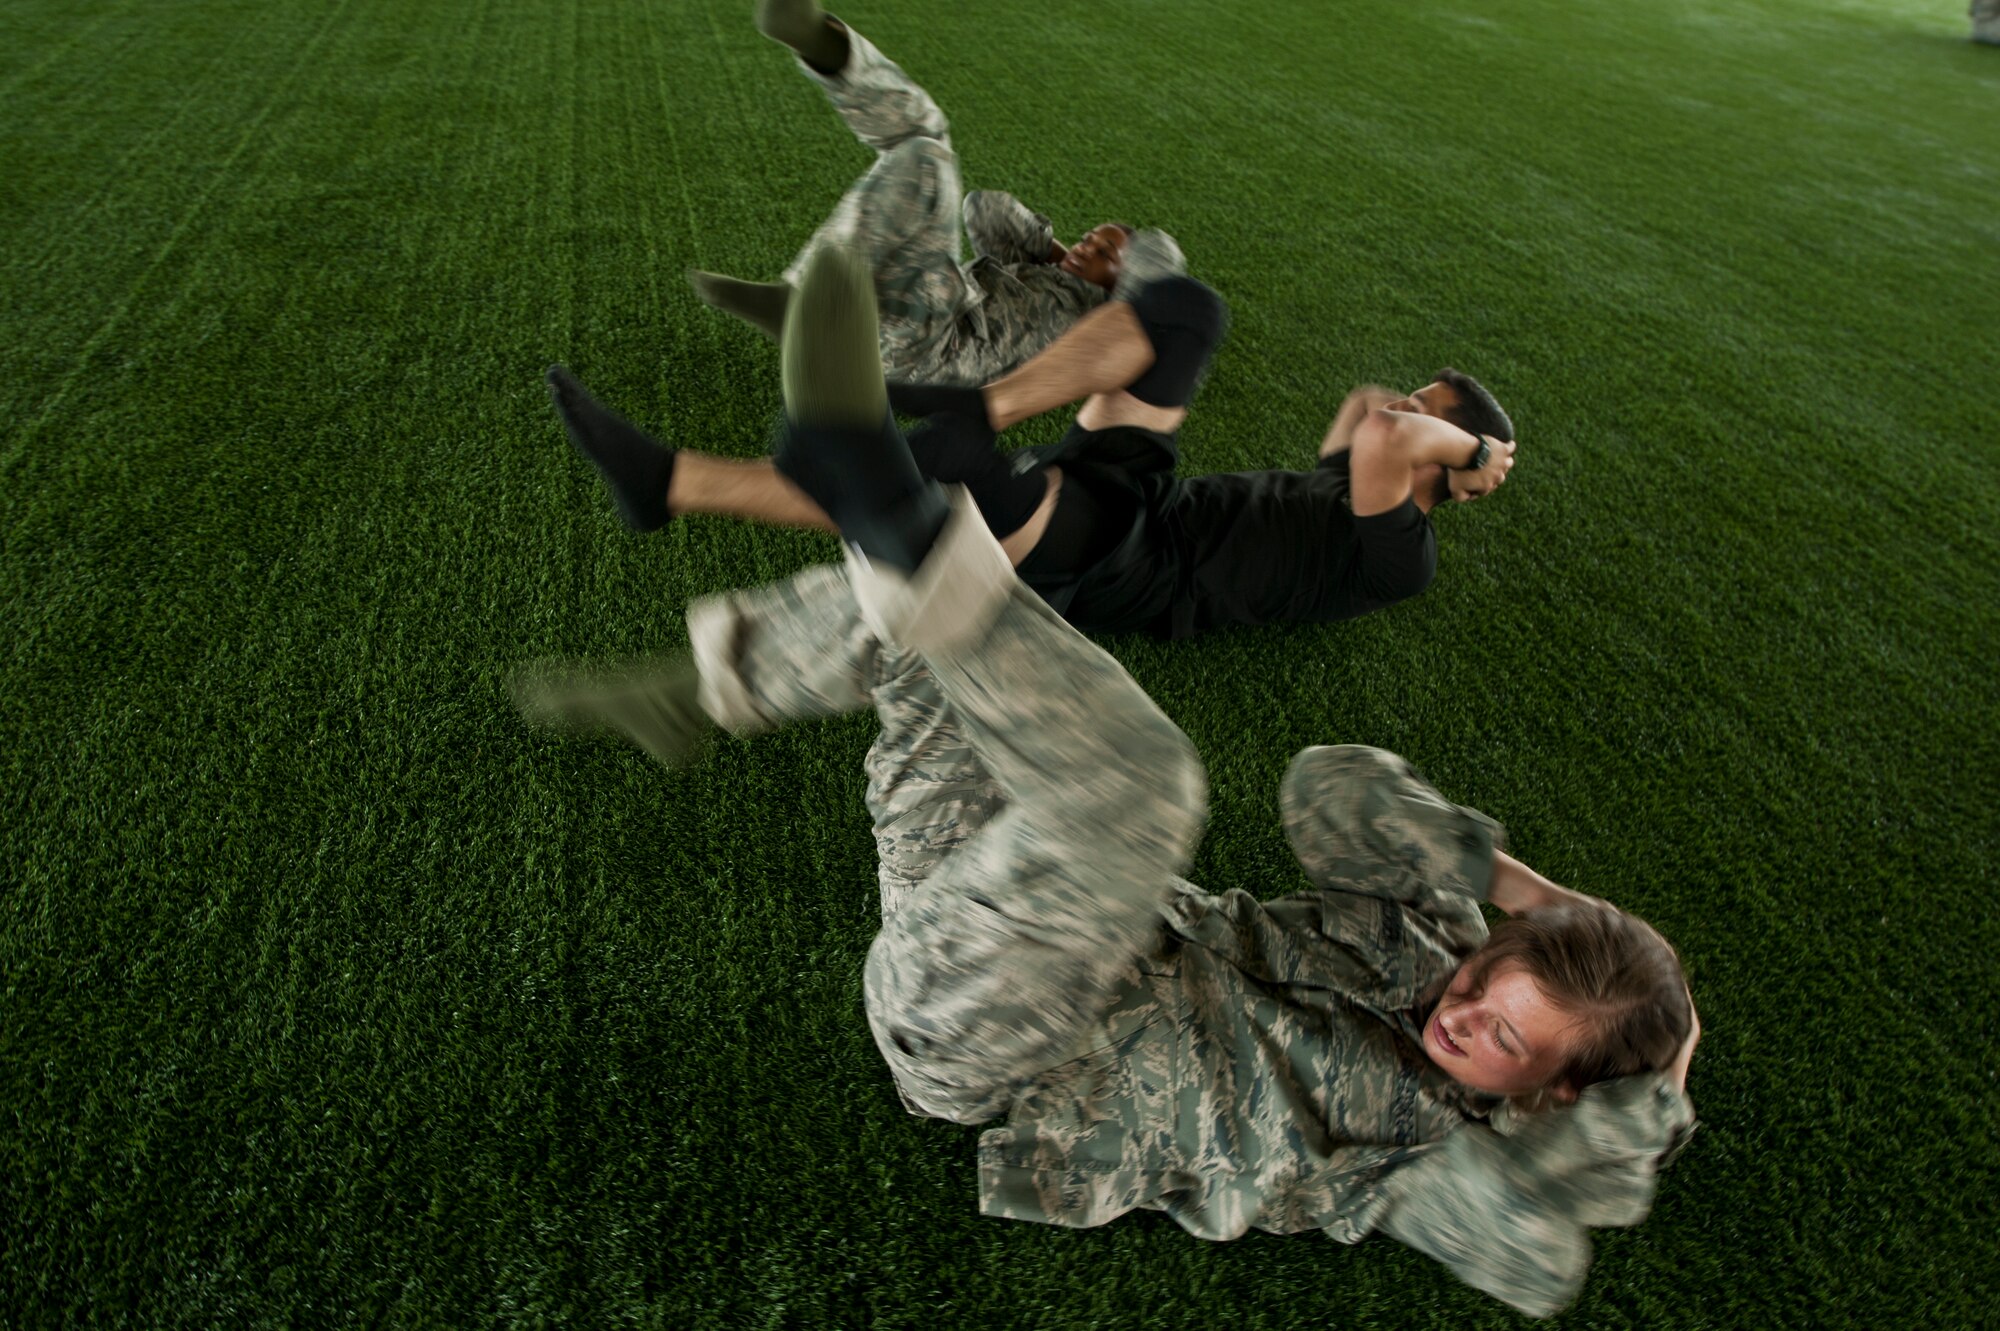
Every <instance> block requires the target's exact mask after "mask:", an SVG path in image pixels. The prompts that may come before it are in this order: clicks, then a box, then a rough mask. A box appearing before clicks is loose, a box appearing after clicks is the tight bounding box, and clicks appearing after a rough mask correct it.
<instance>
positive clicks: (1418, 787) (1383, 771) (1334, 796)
mask: <svg viewBox="0 0 2000 1331" xmlns="http://www.w3.org/2000/svg"><path fill="white" fill-rule="evenodd" d="M1279 806H1280V808H1281V810H1282V812H1283V815H1284V820H1285V836H1286V837H1287V838H1288V839H1289V840H1290V841H1291V843H1292V853H1293V854H1294V855H1296V856H1298V859H1299V864H1300V865H1301V866H1302V867H1303V868H1304V869H1305V871H1306V876H1307V877H1308V878H1310V879H1312V882H1313V886H1315V887H1318V888H1320V889H1322V890H1330V891H1341V892H1353V893H1359V894H1361V895H1363V896H1371V897H1385V898H1388V899H1389V900H1391V901H1399V902H1402V903H1403V904H1404V905H1407V906H1411V907H1414V908H1415V909H1417V910H1418V911H1421V912H1423V913H1425V914H1432V915H1438V914H1442V915H1449V916H1452V917H1457V916H1461V915H1463V914H1464V913H1465V909H1466V903H1467V901H1468V899H1470V900H1472V901H1483V900H1485V899H1486V891H1487V888H1488V886H1489V885H1490V884H1491V882H1492V879H1493V852H1494V850H1496V849H1497V848H1499V847H1500V846H1501V845H1502V844H1503V842H1504V841H1505V837H1506V834H1505V833H1504V832H1503V831H1502V830H1501V827H1500V825H1499V824H1498V823H1496V822H1494V821H1493V820H1492V819H1491V818H1488V817H1487V816H1486V815H1485V814H1483V813H1480V812H1478V811H1477V810H1475V809H1468V808H1464V807H1463V806H1461V805H1457V804H1453V803H1451V802H1450V801H1449V800H1447V799H1445V797H1444V796H1442V795H1440V794H1438V793H1437V791H1436V790H1434V789H1432V788H1431V786H1430V785H1429V784H1427V783H1426V782H1425V781H1424V780H1423V778H1421V777H1419V776H1418V775H1417V773H1416V771H1415V769H1413V768H1412V767H1411V766H1410V765H1409V763H1407V762H1405V761H1404V760H1403V759H1401V758H1399V757H1397V756H1396V755H1395V754H1393V753H1389V752H1387V751H1386V750H1383V749H1371V748H1368V747H1366V746H1364V745H1360V744H1336V745H1319V746H1317V747H1314V748H1310V749H1305V750H1302V751H1301V752H1300V753H1299V755H1298V756H1297V757H1295V758H1293V759H1292V765H1291V766H1290V767H1289V768H1287V769H1286V770H1285V780H1284V786H1283V789H1282V790H1281V792H1280V795H1279ZM1474 913H1476V911H1475V912H1474Z"/></svg>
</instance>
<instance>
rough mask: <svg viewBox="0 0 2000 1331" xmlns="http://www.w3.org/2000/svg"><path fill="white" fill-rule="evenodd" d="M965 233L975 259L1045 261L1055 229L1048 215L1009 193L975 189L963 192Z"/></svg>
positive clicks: (1024, 261) (1025, 261)
mask: <svg viewBox="0 0 2000 1331" xmlns="http://www.w3.org/2000/svg"><path fill="white" fill-rule="evenodd" d="M964 217H965V234H966V238H967V239H969V240H970V241H971V242H972V255H973V257H974V258H976V259H995V260H998V261H999V262H1001V263H1047V262H1048V261H1049V251H1051V250H1053V249H1054V248H1055V244H1056V229H1055V227H1054V226H1053V225H1051V224H1050V222H1049V219H1048V218H1046V217H1044V216H1042V215H1041V214H1040V213H1038V212H1036V211H1034V210H1033V209H1032V208H1030V207H1028V205H1026V204H1025V203H1022V202H1021V201H1020V200H1019V199H1017V198H1015V197H1014V196H1013V195H1011V194H1002V193H1000V192H999V191H998V190H986V189H976V190H974V191H972V193H970V194H968V195H966V196H965V206H964Z"/></svg>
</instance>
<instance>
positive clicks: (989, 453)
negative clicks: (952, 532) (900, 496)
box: [904, 403, 1048, 539]
mask: <svg viewBox="0 0 2000 1331" xmlns="http://www.w3.org/2000/svg"><path fill="white" fill-rule="evenodd" d="M981 410H982V411H983V410H984V405H983V403H982V406H981ZM904 438H905V440H907V441H908V443H909V445H910V456H911V457H913V458H915V459H916V462H917V470H918V471H920V472H922V473H923V474H924V475H925V476H928V477H929V478H930V479H932V480H934V481H940V482H942V483H943V484H945V485H962V486H964V487H965V488H966V489H967V490H969V491H970V492H971V494H972V502H973V503H974V504H976V505H978V506H979V516H980V517H982V518H984V519H985V520H986V526H987V527H988V528H989V529H990V530H991V531H992V533H993V535H994V536H995V537H996V538H1002V539H1004V538H1006V537H1008V536H1011V535H1013V534H1014V533H1015V532H1017V531H1019V530H1020V529H1021V527H1022V525H1023V524H1025V523H1026V522H1027V520H1028V519H1029V518H1031V517H1033V516H1034V515H1035V509H1036V508H1038V507H1040V505H1041V502H1042V497H1043V495H1045V494H1046V493H1047V491H1048V479H1047V477H1046V475H1045V474H1044V473H1045V472H1046V470H1047V469H1046V468H1044V467H1042V466H1041V465H1039V464H1038V463H1036V462H1035V461H1034V459H1033V458H1032V457H1030V456H1029V455H1028V454H1026V453H1017V454H1007V453H1002V452H1001V451H1000V450H999V449H998V448H997V447H995V446H994V442H993V431H992V430H990V429H988V428H987V426H986V423H985V422H984V421H981V420H975V419H973V418H971V417H968V416H960V415H957V414H955V413H950V412H946V413H943V414H941V415H936V416H932V417H931V418H930V419H928V420H926V421H925V422H924V423H923V424H921V425H918V426H916V427H915V428H913V429H911V430H910V432H909V433H908V434H907V435H905V436H904ZM1021 463H1025V464H1027V465H1026V469H1025V470H1017V465H1018V464H1021Z"/></svg>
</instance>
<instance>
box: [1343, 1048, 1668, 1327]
mask: <svg viewBox="0 0 2000 1331" xmlns="http://www.w3.org/2000/svg"><path fill="white" fill-rule="evenodd" d="M1515 1123H1516V1126H1515V1127H1514V1129H1513V1131H1512V1132H1509V1133H1502V1132H1499V1131H1495V1130H1494V1129H1493V1128H1489V1127H1483V1126H1480V1125H1477V1124H1468V1125H1467V1126H1466V1127H1463V1128H1460V1129H1459V1130H1458V1131H1456V1132H1454V1133H1452V1134H1451V1135H1450V1136H1449V1137H1447V1138H1445V1140H1444V1141H1443V1142H1442V1143H1441V1144H1440V1145H1439V1146H1438V1147H1437V1148H1436V1149H1434V1150H1431V1151H1429V1152H1426V1153H1425V1154H1423V1155H1420V1156H1417V1157H1416V1158H1414V1159H1412V1160H1410V1161H1409V1162H1408V1163H1405V1164H1403V1165H1400V1166H1398V1167H1397V1168H1396V1170H1395V1171H1394V1172H1393V1173H1392V1174H1390V1176H1389V1180H1388V1184H1387V1187H1386V1192H1387V1196H1388V1204H1387V1206H1386V1208H1385V1209H1384V1211H1383V1213H1382V1215H1381V1217H1380V1218H1379V1219H1378V1220H1377V1222H1376V1225H1377V1227H1378V1228H1380V1229H1381V1230H1383V1231H1384V1232H1385V1233H1388V1234H1391V1235H1393V1236H1394V1237H1396V1238H1397V1239H1399V1240H1401V1241H1402V1242H1404V1243H1407V1244H1409V1245H1410V1246H1411V1247H1412V1248H1415V1249H1417V1250H1418V1251H1419V1252H1423V1253H1428V1254H1429V1255H1430V1256H1432V1257H1435V1258H1436V1259H1437V1260H1439V1261H1441V1262H1443V1263H1444V1264H1445V1265H1446V1266H1449V1267H1450V1268H1451V1269H1452V1271H1453V1273H1454V1274H1456V1275H1457V1276H1458V1277H1459V1279H1461V1280H1463V1281H1465V1282H1466V1283H1467V1284H1469V1285H1471V1286H1472V1287H1474V1288H1475V1289H1479V1290H1482V1291H1484V1292H1485V1293H1488V1294H1491V1295H1492V1296H1493V1297H1495V1298H1497V1299H1499V1300H1501V1301H1502V1302H1503V1303H1506V1304H1508V1305H1510V1306H1512V1307H1514V1308H1517V1309H1519V1310H1520V1311H1521V1312H1524V1313H1527V1314H1528V1315H1529V1316H1530V1317H1548V1316H1551V1315H1552V1314H1554V1313H1556V1312H1558V1311H1560V1310H1561V1309H1562V1308H1563V1307H1564V1306H1565V1305H1567V1304H1568V1303H1569V1302H1570V1300H1572V1299H1574V1298H1575V1297H1576V1294H1577V1291H1578V1290H1580V1289H1581V1288H1582V1287H1583V1278H1584V1273H1585V1272H1586V1271H1587V1270H1589V1267H1590V1235H1589V1232H1588V1231H1589V1229H1590V1227H1591V1226H1604V1225H1636V1224H1638V1223H1639V1222H1640V1221H1641V1220H1643V1219H1645V1218H1646V1214H1647V1212H1649V1211H1650V1210H1651V1209H1652V1205H1653V1192H1654V1186H1655V1178H1656V1175H1657V1173H1658V1170H1659V1168H1660V1166H1661V1165H1662V1164H1663V1163H1665V1161H1666V1160H1667V1159H1669V1158H1671V1156H1672V1155H1673V1154H1674V1153H1675V1152H1676V1151H1677V1150H1678V1147H1679V1145H1680V1144H1681V1143H1682V1142H1684V1141H1685V1140H1686V1137H1687V1135H1688V1133H1689V1132H1690V1131H1691V1130H1692V1128H1693V1124H1694V1107H1693V1105H1692V1104H1690V1103H1689V1102H1688V1098H1687V1096H1686V1095H1685V1094H1683V1093H1682V1092H1680V1091H1678V1090H1676V1089H1674V1088H1673V1087H1672V1086H1670V1085H1669V1084H1668V1083H1667V1079H1666V1078H1665V1077H1662V1076H1660V1075H1659V1074H1657V1073H1649V1074H1647V1075H1645V1076H1640V1077H1625V1078H1621V1079H1619V1080H1617V1081H1610V1082H1601V1083H1599V1084H1598V1085H1596V1086H1592V1087H1588V1088H1586V1089H1585V1090H1584V1092H1583V1094H1582V1095H1580V1096H1579V1097H1578V1098H1577V1102H1576V1103H1575V1104H1574V1105H1570V1106H1568V1107H1566V1108H1561V1109H1552V1110H1548V1111H1545V1112H1543V1113H1538V1114H1526V1115H1521V1116H1518V1118H1517V1119H1516V1120H1515Z"/></svg>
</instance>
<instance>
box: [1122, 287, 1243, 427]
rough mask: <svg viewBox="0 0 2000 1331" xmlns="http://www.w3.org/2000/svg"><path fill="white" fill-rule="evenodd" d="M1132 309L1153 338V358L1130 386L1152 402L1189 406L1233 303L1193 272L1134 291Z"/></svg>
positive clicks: (1165, 405) (1138, 396) (1130, 389)
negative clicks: (1197, 279)
mask: <svg viewBox="0 0 2000 1331" xmlns="http://www.w3.org/2000/svg"><path fill="white" fill-rule="evenodd" d="M1132 312H1133V313H1134V314H1136V315H1137V316H1138V317H1139V326H1140V327H1141V328H1142V329H1144V330H1145V333H1146V340H1147V341H1148V342H1150V343H1151V344H1152V347H1153V364H1152V365H1151V366H1150V367H1149V368H1148V369H1147V370H1146V372H1145V373H1144V374H1142V375H1140V376H1139V378H1138V379H1136V380H1134V381H1133V382H1132V384H1131V385H1130V386H1129V387H1128V388H1127V390H1126V391H1127V392H1129V393H1131V394H1132V396H1134V397H1136V398H1138V399H1139V400H1140V401H1141V402H1146V403H1150V404H1151V405H1153V406H1158V407H1180V406H1185V405H1186V404H1187V402H1188V401H1189V399H1191V398H1192V397H1193V396H1194V392H1195V389H1196V388H1197V387H1199V386H1200V383H1201V378H1202V375H1203V374H1204V373H1205V372H1206V371H1207V369H1208V362H1209V361H1210V359H1211V358H1213V357H1214V355H1215V349H1216V347H1217V346H1219V345H1220V344H1221V342H1222V335H1223V333H1224V331H1225V330H1227V328H1228V326H1229V307H1228V306H1227V305H1225V304H1224V303H1223V300H1222V297H1221V296H1218V295H1217V294H1216V293H1215V291H1214V290H1213V289H1212V288H1211V287H1209V286H1207V285H1206V284H1204V283H1202V282H1198V281H1196V280H1195V279H1194V278H1192V277H1184V276H1183V277H1163V278H1161V279H1160V280H1159V281H1157V282H1149V283H1147V284H1146V285H1145V286H1144V287H1142V288H1140V290H1139V291H1138V293H1137V294H1136V295H1134V296H1133V297H1132Z"/></svg>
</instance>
